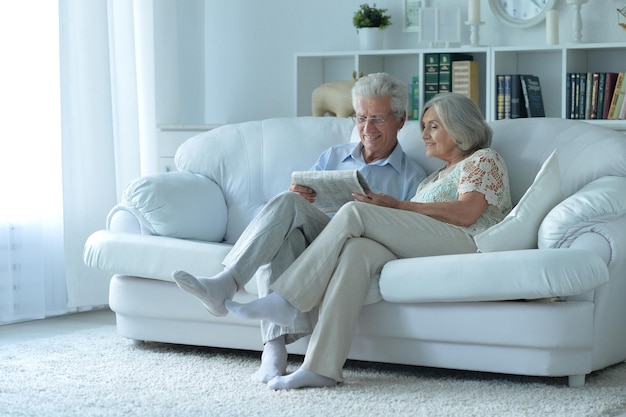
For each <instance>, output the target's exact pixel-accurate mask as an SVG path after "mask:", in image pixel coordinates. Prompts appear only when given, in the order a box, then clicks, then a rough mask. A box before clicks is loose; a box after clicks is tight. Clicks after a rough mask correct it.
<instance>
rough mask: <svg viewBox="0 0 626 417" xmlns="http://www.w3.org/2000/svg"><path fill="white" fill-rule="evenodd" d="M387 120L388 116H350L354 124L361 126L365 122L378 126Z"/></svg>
mask: <svg viewBox="0 0 626 417" xmlns="http://www.w3.org/2000/svg"><path fill="white" fill-rule="evenodd" d="M388 119H389V115H388V116H379V117H365V116H352V120H353V121H354V123H356V124H358V125H363V124H365V123H367V122H370V123H372V124H373V125H374V126H380V125H383V124H385V123H386V122H387V120H388Z"/></svg>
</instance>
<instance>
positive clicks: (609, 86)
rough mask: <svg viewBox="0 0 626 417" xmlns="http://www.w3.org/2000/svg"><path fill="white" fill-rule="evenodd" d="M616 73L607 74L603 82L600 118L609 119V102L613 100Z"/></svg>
mask: <svg viewBox="0 0 626 417" xmlns="http://www.w3.org/2000/svg"><path fill="white" fill-rule="evenodd" d="M617 76H618V73H617V72H607V73H606V77H605V78H606V80H605V81H604V103H603V106H602V118H603V119H608V118H609V110H610V108H611V100H612V99H613V91H615V82H616V81H617Z"/></svg>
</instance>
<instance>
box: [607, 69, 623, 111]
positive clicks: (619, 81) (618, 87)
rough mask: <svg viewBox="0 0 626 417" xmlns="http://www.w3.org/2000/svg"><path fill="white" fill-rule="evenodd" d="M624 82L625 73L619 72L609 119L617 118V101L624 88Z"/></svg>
mask: <svg viewBox="0 0 626 417" xmlns="http://www.w3.org/2000/svg"><path fill="white" fill-rule="evenodd" d="M623 83H624V73H623V72H619V73H618V74H617V79H616V80H615V89H613V95H612V98H611V106H610V107H609V114H608V116H607V119H609V120H614V119H615V109H616V108H617V102H618V101H619V96H620V92H621V90H622V84H623ZM622 99H623V97H622Z"/></svg>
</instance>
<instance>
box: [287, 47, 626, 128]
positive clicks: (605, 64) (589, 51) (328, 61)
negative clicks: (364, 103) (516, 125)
mask: <svg viewBox="0 0 626 417" xmlns="http://www.w3.org/2000/svg"><path fill="white" fill-rule="evenodd" d="M435 52H438V53H462V54H470V55H472V56H473V59H474V61H476V62H478V63H479V85H480V87H479V88H480V94H479V95H480V97H479V103H480V107H481V110H482V111H483V114H484V115H485V118H486V119H487V120H488V121H492V120H496V107H497V103H496V92H497V84H496V75H497V74H505V73H520V74H535V75H537V76H539V79H540V80H541V88H542V95H543V101H544V107H545V112H546V117H561V118H565V117H566V89H567V88H566V83H567V79H566V78H567V73H569V72H608V71H614V72H618V71H626V43H602V44H571V45H556V46H539V47H506V46H502V47H461V48H440V49H438V48H435V49H395V50H393V49H390V50H380V51H338V52H321V53H298V54H296V55H295V65H296V89H295V90H296V115H297V116H309V115H311V93H312V92H313V90H314V89H315V88H316V87H317V86H319V85H320V84H323V83H325V82H331V81H340V80H348V79H350V78H351V77H352V71H357V73H361V72H362V73H364V74H369V73H372V72H380V71H384V72H388V73H390V74H392V75H394V76H395V77H397V78H399V79H401V80H402V81H404V82H405V83H406V84H407V85H410V84H411V81H412V78H413V76H415V75H418V76H419V82H420V88H419V90H420V97H421V98H420V103H421V104H423V97H424V96H423V94H424V56H425V54H427V53H435ZM585 121H587V122H590V123H597V124H601V125H606V126H607V127H611V128H614V129H617V130H626V120H585Z"/></svg>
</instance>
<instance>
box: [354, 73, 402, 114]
mask: <svg viewBox="0 0 626 417" xmlns="http://www.w3.org/2000/svg"><path fill="white" fill-rule="evenodd" d="M375 97H390V98H391V110H392V111H393V114H394V115H395V116H396V118H398V119H399V118H401V117H402V116H404V115H405V114H406V106H407V103H408V100H409V88H408V87H407V85H406V84H404V83H403V82H402V81H400V80H398V79H397V78H394V77H392V76H391V75H389V74H387V73H384V72H378V73H375V74H369V75H366V76H364V77H361V78H360V79H359V80H357V82H356V83H355V84H354V87H352V107H354V108H355V109H356V104H357V103H356V102H357V99H358V98H375Z"/></svg>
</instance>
